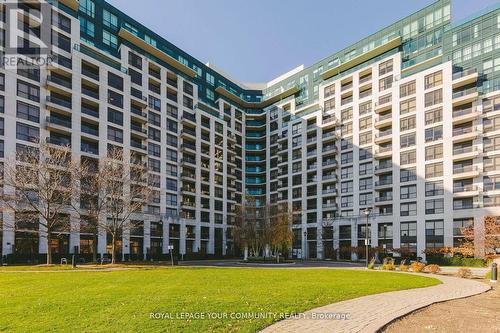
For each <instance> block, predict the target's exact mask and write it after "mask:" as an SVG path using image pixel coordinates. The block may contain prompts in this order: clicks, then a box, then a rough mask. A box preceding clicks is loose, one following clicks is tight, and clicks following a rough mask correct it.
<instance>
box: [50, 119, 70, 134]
mask: <svg viewBox="0 0 500 333" xmlns="http://www.w3.org/2000/svg"><path fill="white" fill-rule="evenodd" d="M45 120H46V126H47V128H54V129H61V127H63V129H64V130H66V131H67V130H71V120H66V119H62V118H59V117H53V116H47V117H46V119H45Z"/></svg>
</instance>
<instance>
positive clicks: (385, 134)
mask: <svg viewBox="0 0 500 333" xmlns="http://www.w3.org/2000/svg"><path fill="white" fill-rule="evenodd" d="M391 140H392V129H388V130H385V131H379V132H378V133H377V134H375V143H376V144H378V145H379V144H381V143H384V142H389V141H391Z"/></svg>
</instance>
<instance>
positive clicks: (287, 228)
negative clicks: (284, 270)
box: [269, 207, 293, 262]
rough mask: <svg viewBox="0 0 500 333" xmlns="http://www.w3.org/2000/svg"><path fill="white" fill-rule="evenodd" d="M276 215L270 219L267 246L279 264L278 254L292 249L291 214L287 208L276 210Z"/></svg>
mask: <svg viewBox="0 0 500 333" xmlns="http://www.w3.org/2000/svg"><path fill="white" fill-rule="evenodd" d="M277 210H278V211H277V213H276V215H274V216H272V217H271V218H270V231H271V232H270V239H269V244H270V246H271V250H272V252H273V253H274V254H275V256H276V258H277V261H278V262H279V255H280V252H284V251H287V250H288V249H289V248H291V247H292V241H293V232H292V220H293V214H292V212H291V211H288V210H287V208H286V207H285V208H279V207H278V208H277Z"/></svg>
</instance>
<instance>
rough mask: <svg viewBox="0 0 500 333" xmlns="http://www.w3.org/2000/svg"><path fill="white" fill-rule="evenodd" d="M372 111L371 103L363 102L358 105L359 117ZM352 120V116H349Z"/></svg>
mask: <svg viewBox="0 0 500 333" xmlns="http://www.w3.org/2000/svg"><path fill="white" fill-rule="evenodd" d="M371 111H372V102H365V103H363V104H360V105H359V115H360V116H361V115H364V114H367V113H370V112H371ZM351 118H352V115H351Z"/></svg>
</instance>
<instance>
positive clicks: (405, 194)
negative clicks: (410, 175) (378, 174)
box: [399, 185, 417, 199]
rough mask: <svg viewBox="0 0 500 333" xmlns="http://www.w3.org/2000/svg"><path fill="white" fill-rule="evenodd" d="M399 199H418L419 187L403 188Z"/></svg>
mask: <svg viewBox="0 0 500 333" xmlns="http://www.w3.org/2000/svg"><path fill="white" fill-rule="evenodd" d="M399 197H400V198H401V199H413V198H416V197H417V185H408V186H401V189H400V193H399Z"/></svg>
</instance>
